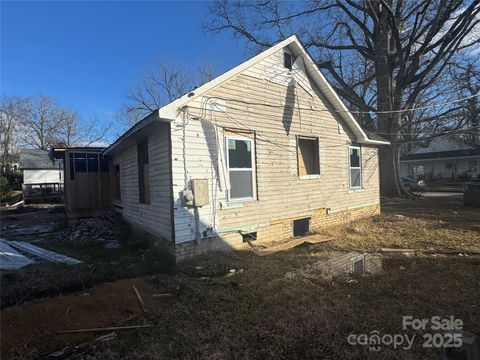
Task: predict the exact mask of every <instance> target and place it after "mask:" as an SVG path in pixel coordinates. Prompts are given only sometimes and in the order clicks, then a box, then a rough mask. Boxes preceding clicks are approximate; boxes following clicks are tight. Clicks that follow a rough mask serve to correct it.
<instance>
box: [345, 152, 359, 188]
mask: <svg viewBox="0 0 480 360" xmlns="http://www.w3.org/2000/svg"><path fill="white" fill-rule="evenodd" d="M348 152H349V167H350V189H361V188H362V153H361V151H360V147H358V146H350V147H349V149H348Z"/></svg>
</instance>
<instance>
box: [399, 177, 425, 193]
mask: <svg viewBox="0 0 480 360" xmlns="http://www.w3.org/2000/svg"><path fill="white" fill-rule="evenodd" d="M401 181H402V185H403V187H404V188H405V190H407V191H424V190H425V181H423V180H415V179H412V178H407V177H402V178H401Z"/></svg>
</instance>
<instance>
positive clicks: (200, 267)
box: [195, 265, 203, 270]
mask: <svg viewBox="0 0 480 360" xmlns="http://www.w3.org/2000/svg"><path fill="white" fill-rule="evenodd" d="M202 269H203V266H200V265H199V266H195V270H202Z"/></svg>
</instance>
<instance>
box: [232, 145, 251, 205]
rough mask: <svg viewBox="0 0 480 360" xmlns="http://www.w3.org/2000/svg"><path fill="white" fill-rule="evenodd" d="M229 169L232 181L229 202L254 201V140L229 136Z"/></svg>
mask: <svg viewBox="0 0 480 360" xmlns="http://www.w3.org/2000/svg"><path fill="white" fill-rule="evenodd" d="M226 142H227V151H226V153H227V167H228V177H229V180H230V191H229V193H228V199H229V200H253V199H254V197H255V178H254V170H253V168H254V162H255V159H254V148H253V146H254V143H253V140H252V139H248V138H244V137H230V136H227V138H226Z"/></svg>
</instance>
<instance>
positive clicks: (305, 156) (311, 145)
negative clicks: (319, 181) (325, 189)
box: [297, 137, 320, 176]
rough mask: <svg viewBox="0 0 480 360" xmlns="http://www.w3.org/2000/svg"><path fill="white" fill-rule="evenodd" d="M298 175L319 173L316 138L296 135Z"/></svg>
mask: <svg viewBox="0 0 480 360" xmlns="http://www.w3.org/2000/svg"><path fill="white" fill-rule="evenodd" d="M297 146H298V148H297V153H298V175H299V176H305V175H319V174H320V161H319V156H318V138H304V137H298V141H297Z"/></svg>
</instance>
